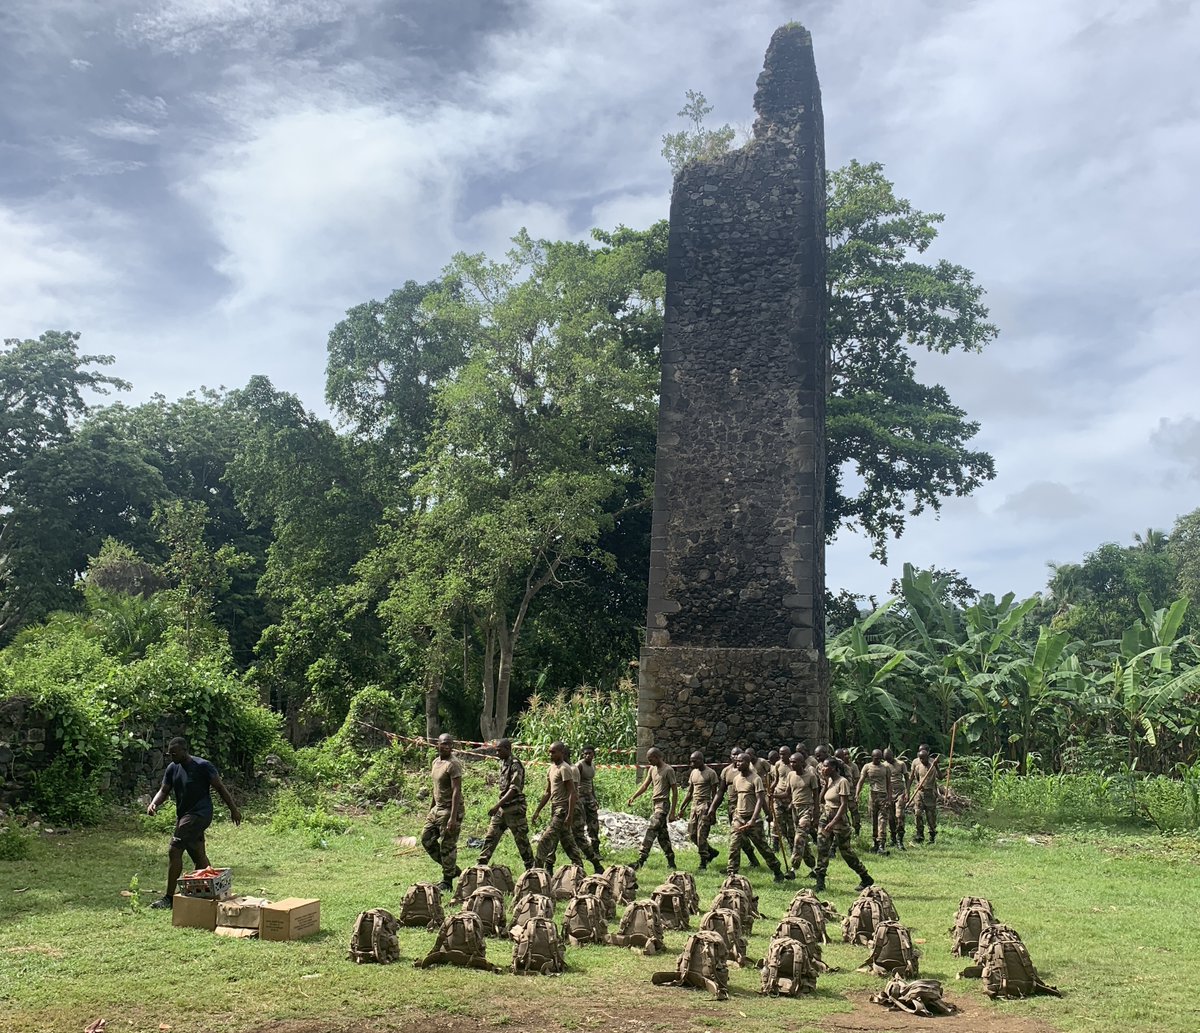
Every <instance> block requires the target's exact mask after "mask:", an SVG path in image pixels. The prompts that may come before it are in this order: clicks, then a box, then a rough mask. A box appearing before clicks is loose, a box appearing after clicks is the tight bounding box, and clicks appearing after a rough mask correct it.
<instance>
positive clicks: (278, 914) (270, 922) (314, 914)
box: [258, 897, 321, 940]
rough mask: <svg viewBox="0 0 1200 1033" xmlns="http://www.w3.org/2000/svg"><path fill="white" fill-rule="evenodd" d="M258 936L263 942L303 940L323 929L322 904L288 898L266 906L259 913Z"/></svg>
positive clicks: (298, 898)
mask: <svg viewBox="0 0 1200 1033" xmlns="http://www.w3.org/2000/svg"><path fill="white" fill-rule="evenodd" d="M259 914H260V916H261V917H260V920H259V924H258V935H259V938H260V939H263V940H302V939H304V937H306V936H312V935H313V934H314V933H316V932H318V931H319V930H320V928H321V902H320V901H319V900H312V899H306V898H304V897H288V898H287V899H286V900H279V901H276V902H275V903H274V904H267V905H265V906H264V907H263V908H262V909H261V910H260V912H259Z"/></svg>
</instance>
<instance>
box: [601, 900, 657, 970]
mask: <svg viewBox="0 0 1200 1033" xmlns="http://www.w3.org/2000/svg"><path fill="white" fill-rule="evenodd" d="M608 942H609V943H610V944H612V945H613V946H614V947H630V948H632V949H634V950H640V951H641V952H642V953H643V954H645V955H646V956H647V957H651V956H652V955H654V954H657V953H658V952H659V951H661V950H666V944H664V943H663V924H662V916H661V915H660V914H659V913H658V905H657V904H655V903H654V901H653V900H635V901H633V902H632V903H631V904H629V905H627V906H626V908H625V913H624V914H623V915H622V916H621V924H620V925H618V926H617V931H616V932H615V933H613V934H612V935H611V936H609V938H608Z"/></svg>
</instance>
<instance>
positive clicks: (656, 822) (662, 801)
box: [628, 746, 679, 868]
mask: <svg viewBox="0 0 1200 1033" xmlns="http://www.w3.org/2000/svg"><path fill="white" fill-rule="evenodd" d="M651 786H653V787H654V792H653V795H652V797H651V803H652V806H653V810H652V811H651V814H650V824H649V826H648V827H647V828H646V835H645V836H644V837H643V838H642V851H641V853H640V854H638V859H637V860H636V861H634V863H633V867H634V868H641V867H642V865H644V864H645V863H646V861H647V859H648V858H649V857H650V848H651V847H652V846H653V845H654V841H655V840H656V839H657V840H658V845H659V846H660V847H661V848H662V852H663V853H664V854H666V855H667V864H668V865H669V866H670V867H671V868H674V867H675V848H674V847H673V846H671V830H670V829H669V828H668V827H667V826H668V825H670V824H671V822H673V821H674V820H675V808H676V807H677V806H678V804H679V782H678V780H677V779H676V778H675V769H674V768H673V767H671V765H670V764H668V763H666V761H664V760H663V755H662V751H661V750H660V749H659V748H658V747H657V746H651V747H650V749H649V750H647V751H646V777H645V779H643V781H642V784H641V785H640V786H638V788H637V791H636V792H635V793H634V794H633V795H632V796H631V797H630V798H629V800H628V804H629V805H630V806H632V804H633V801H634V800H636V799H637V798H638V797H639V796H641V795H642V793H644V792H645V791H646V790H647V789H648V788H650V787H651Z"/></svg>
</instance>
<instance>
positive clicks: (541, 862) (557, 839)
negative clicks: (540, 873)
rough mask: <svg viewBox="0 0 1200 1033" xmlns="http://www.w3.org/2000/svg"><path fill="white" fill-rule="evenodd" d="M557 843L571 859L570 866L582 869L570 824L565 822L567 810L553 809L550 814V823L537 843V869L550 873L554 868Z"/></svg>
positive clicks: (562, 808) (580, 856) (561, 808)
mask: <svg viewBox="0 0 1200 1033" xmlns="http://www.w3.org/2000/svg"><path fill="white" fill-rule="evenodd" d="M559 843H561V844H562V848H563V851H564V852H565V853H566V855H567V856H568V857H569V858H570V859H571V863H572V864H577V865H579V866H580V867H583V855H582V854H581V853H580V852H579V844H578V843H576V842H575V834H574V833H573V832H572V831H571V823H570V822H568V821H567V809H566V808H565V807H555V808H554V809H553V810H552V811H551V812H550V823H549V824H548V825H547V826H546V831H545V832H543V833H542V838H541V839H540V840H539V841H538V848H537V863H538V867H539V868H545V869H546V870H547V871H551V870H553V868H554V854H555V852H556V851H557V850H558V845H559Z"/></svg>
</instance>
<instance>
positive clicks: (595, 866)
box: [592, 858, 604, 875]
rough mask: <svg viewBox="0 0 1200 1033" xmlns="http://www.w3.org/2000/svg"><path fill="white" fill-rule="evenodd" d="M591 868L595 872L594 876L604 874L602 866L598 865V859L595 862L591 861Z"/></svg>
mask: <svg viewBox="0 0 1200 1033" xmlns="http://www.w3.org/2000/svg"><path fill="white" fill-rule="evenodd" d="M592 868H593V869H594V870H595V872H596V874H597V875H603V874H604V865H602V864H601V863H600V859H599V858H596V859H595V860H593V861H592Z"/></svg>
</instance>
